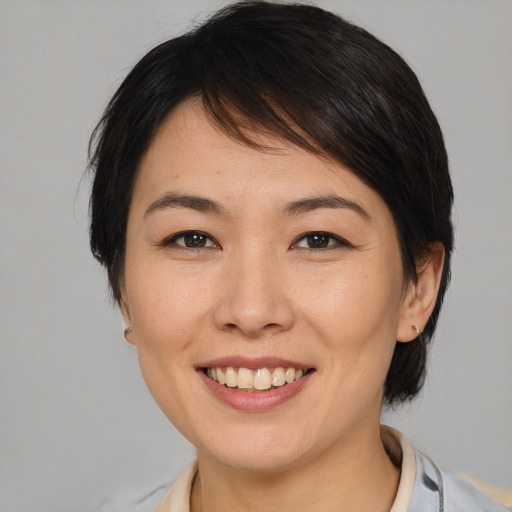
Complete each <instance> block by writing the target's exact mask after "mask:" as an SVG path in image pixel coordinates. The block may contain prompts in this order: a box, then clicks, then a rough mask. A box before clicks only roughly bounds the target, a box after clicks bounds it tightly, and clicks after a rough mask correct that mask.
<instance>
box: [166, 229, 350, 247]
mask: <svg viewBox="0 0 512 512" xmlns="http://www.w3.org/2000/svg"><path fill="white" fill-rule="evenodd" d="M194 236H195V237H199V238H200V242H204V245H187V237H194ZM315 237H317V238H318V239H320V240H319V243H320V244H323V243H324V242H325V240H327V244H326V245H324V246H321V247H320V246H317V247H311V246H308V247H301V246H299V243H300V242H302V241H306V242H313V243H315V242H314V238H315ZM180 239H183V242H184V243H177V242H178V240H180ZM189 240H190V239H189ZM209 242H211V244H210V245H206V244H208V243H209ZM161 245H162V246H163V247H168V246H170V245H177V246H179V247H183V248H184V249H196V250H197V249H216V248H221V246H220V244H219V243H218V242H217V241H216V240H215V239H214V238H212V237H211V236H210V235H208V233H205V232H204V231H197V230H191V231H181V232H179V233H176V234H175V235H173V236H171V237H170V238H167V239H165V240H164V241H163V242H162V244H161ZM308 245H309V244H308ZM336 247H353V245H352V244H351V243H349V242H348V241H347V240H345V239H343V238H341V237H339V236H336V235H333V234H332V233H327V232H325V231H310V232H308V233H304V234H303V235H301V236H300V237H298V238H296V239H295V241H294V242H293V243H292V245H291V249H299V250H301V249H305V250H309V251H322V250H329V249H334V248H336Z"/></svg>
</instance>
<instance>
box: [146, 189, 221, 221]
mask: <svg viewBox="0 0 512 512" xmlns="http://www.w3.org/2000/svg"><path fill="white" fill-rule="evenodd" d="M166 208H190V209H192V210H197V211H199V212H205V213H215V214H220V213H223V212H224V211H225V209H224V208H223V207H222V206H221V205H220V204H218V203H216V202H215V201H212V200H211V199H206V198H205V197H200V196H191V195H183V194H175V193H170V194H166V195H164V196H163V197H161V198H159V199H157V200H156V201H153V202H152V203H151V204H150V205H149V206H148V208H147V209H146V211H145V212H144V217H147V216H149V215H151V214H152V213H154V212H157V211H160V210H164V209H166Z"/></svg>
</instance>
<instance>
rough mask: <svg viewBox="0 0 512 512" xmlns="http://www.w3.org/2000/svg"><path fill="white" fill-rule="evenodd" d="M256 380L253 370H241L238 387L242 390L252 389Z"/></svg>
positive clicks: (239, 371)
mask: <svg viewBox="0 0 512 512" xmlns="http://www.w3.org/2000/svg"><path fill="white" fill-rule="evenodd" d="M253 381H254V378H253V376H252V372H251V370H249V369H248V368H240V369H239V370H238V387H239V388H240V389H251V388H252V387H253Z"/></svg>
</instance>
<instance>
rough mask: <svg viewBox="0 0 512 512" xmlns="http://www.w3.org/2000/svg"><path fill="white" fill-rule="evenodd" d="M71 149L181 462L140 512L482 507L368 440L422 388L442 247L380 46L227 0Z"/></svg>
mask: <svg viewBox="0 0 512 512" xmlns="http://www.w3.org/2000/svg"><path fill="white" fill-rule="evenodd" d="M93 146H94V150H93V153H92V157H91V167H92V168H93V169H94V171H95V179H94V185H93V191H92V197H91V215H92V222H91V247H92V250H93V252H94V254H95V256H96V257H97V258H98V259H99V261H100V262H101V263H102V264H104V265H105V267H106V268H107V271H108V276H109V281H110V285H111V289H112V292H113V295H114V298H115V299H116V301H117V302H118V303H119V306H120V308H121V310H122V313H123V316H124V319H125V323H126V329H125V337H126V339H127V340H128V341H129V342H130V343H132V344H134V345H135V346H136V348H137V352H138V356H139V361H140V366H141V370H142V373H143V376H144V378H145V380H146V383H147V385H148V388H149V390H150V392H151V393H152V395H153V397H154V398H155V400H156V402H157V403H158V405H159V406H160V407H161V409H162V410H163V412H164V413H165V414H166V415H167V417H168V418H169V419H170V420H171V421H172V423H173V424H174V425H175V426H176V427H177V428H178V429H179V430H180V431H181V432H182V434H183V435H184V436H185V437H186V438H187V439H189V441H191V442H192V444H193V445H194V446H195V447H196V451H197V460H196V461H195V462H194V463H192V464H191V465H190V466H189V467H188V468H187V469H186V470H185V472H184V473H183V474H182V475H181V476H180V478H179V479H178V481H177V482H176V483H175V484H174V486H173V488H172V489H171V490H170V491H169V492H168V493H167V494H166V496H165V497H164V498H163V500H162V502H161V504H160V506H159V508H158V510H161V511H164V510H165V511H172V512H184V511H188V510H190V511H192V512H198V511H202V512H208V511H218V510H226V509H228V508H229V509H232V510H247V511H249V510H266V511H271V510H296V511H301V510H315V511H322V512H324V511H325V512H328V511H339V510H344V511H358V512H360V511H366V510H372V511H376V512H379V511H383V512H384V511H389V510H391V511H393V512H398V511H406V510H408V511H411V512H412V511H423V510H436V511H437V510H444V511H452V510H453V511H455V510H465V511H472V510H475V511H476V510H489V511H494V510H496V511H499V510H505V509H504V508H503V507H501V506H500V505H498V504H495V503H494V502H492V500H491V499H490V498H488V497H487V496H486V495H484V494H482V493H480V492H479V491H477V490H476V489H475V488H473V487H471V486H470V485H469V484H466V483H465V482H463V481H462V480H460V479H458V478H457V477H455V476H453V475H449V474H447V473H443V472H441V471H440V470H439V469H438V468H437V466H436V465H435V464H434V463H433V462H432V461H430V459H428V458H427V457H425V456H423V455H421V454H420V453H418V452H414V450H413V449H412V448H411V447H410V445H409V444H408V442H407V441H406V440H405V439H404V438H403V436H402V435H401V434H400V433H398V432H396V431H394V430H392V429H389V428H386V427H381V426H380V412H381V407H382V403H383V401H384V402H386V403H388V404H397V403H400V402H403V401H406V400H408V399H411V398H413V397H414V396H416V395H417V393H418V392H419V391H420V389H421V386H422V384H423V380H424V374H425V361H426V349H427V346H428V344H429V341H430V339H431V338H432V335H433V333H434V330H435V326H436V322H437V318H438V315H439V311H440V307H441V304H442V299H443V296H444V292H445V290H446V286H447V283H448V280H449V274H450V255H451V250H452V246H453V232H452V225H451V221H450V214H451V206H452V201H453V193H452V187H451V182H450V177H449V174H448V165H447V157H446V152H445V148H444V144H443V139H442V134H441V131H440V129H439V126H438V123H437V121H436V119H435V116H434V115H433V113H432V111H431V109H430V107H429V105H428V103H427V101H426V99H425V97H424V95H423V92H422V90H421V87H420V85H419V83H418V81H417V79H416V77H415V75H414V73H413V72H412V71H411V70H410V69H409V67H408V66H407V65H406V64H405V62H404V61H403V60H402V59H401V58H400V57H399V56H398V55H397V54H396V53H394V52H393V51H392V50H391V49H390V48H388V47H387V46H386V45H384V44H383V43H381V42H380V41H378V40H377V39H375V38H374V37H373V36H371V35H370V34H368V33H367V32H365V31H364V30H362V29H360V28H358V27H355V26H353V25H351V24H349V23H347V22H345V21H344V20H342V19H340V18H338V17H336V16H334V15H333V14H331V13H328V12H326V11H323V10H321V9H319V8H316V7H312V6H305V5H280V4H274V3H266V2H245V3H240V4H234V5H232V6H230V7H227V8H225V9H223V10H222V11H220V12H219V13H217V14H216V15H215V16H214V17H212V18H211V19H210V20H209V21H207V22H206V23H205V24H203V25H202V26H200V27H198V28H197V29H196V30H194V31H193V32H191V33H188V34H186V35H184V36H182V37H179V38H176V39H172V40H170V41H168V42H166V43H163V44H162V45H160V46H158V47H157V48H155V49H154V50H152V51H151V52H149V53H148V54H147V55H146V56H145V57H144V58H143V59H142V60H141V61H140V62H139V63H138V64H137V65H136V66H135V68H134V69H133V70H132V71H131V73H130V74H129V75H128V77H127V78H126V80H125V81H124V82H123V84H122V85H121V87H120V88H119V90H118V91H117V92H116V94H115V95H114V97H113V99H112V100H111V102H110V104H109V106H108V107H107V110H106V112H105V114H104V116H103V118H102V120H101V122H100V124H99V126H98V128H97V130H96V132H95V136H94V138H93ZM319 489H321V492H318V490H319Z"/></svg>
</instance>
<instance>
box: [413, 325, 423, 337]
mask: <svg viewBox="0 0 512 512" xmlns="http://www.w3.org/2000/svg"><path fill="white" fill-rule="evenodd" d="M412 332H413V333H414V334H417V335H418V336H419V335H420V334H421V332H422V331H420V329H419V327H418V326H417V325H413V326H412Z"/></svg>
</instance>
